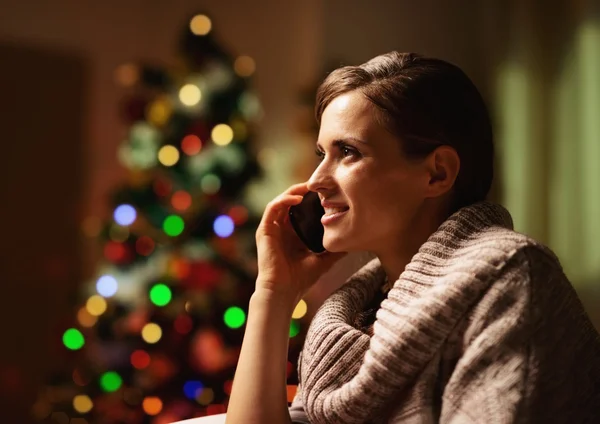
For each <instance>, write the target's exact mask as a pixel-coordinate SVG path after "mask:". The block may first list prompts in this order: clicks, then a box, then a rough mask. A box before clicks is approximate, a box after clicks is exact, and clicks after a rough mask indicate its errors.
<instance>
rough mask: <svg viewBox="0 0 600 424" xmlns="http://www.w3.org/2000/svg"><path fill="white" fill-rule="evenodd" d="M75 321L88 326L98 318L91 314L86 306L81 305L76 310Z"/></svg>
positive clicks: (92, 324) (93, 323)
mask: <svg viewBox="0 0 600 424" xmlns="http://www.w3.org/2000/svg"><path fill="white" fill-rule="evenodd" d="M77 321H78V322H79V325H81V326H82V327H85V328H90V327H93V326H94V325H95V324H96V322H97V321H98V318H97V317H95V316H94V315H91V314H90V313H89V312H88V310H87V309H86V307H85V306H82V307H81V308H79V311H77Z"/></svg>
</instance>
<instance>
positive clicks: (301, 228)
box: [289, 191, 325, 253]
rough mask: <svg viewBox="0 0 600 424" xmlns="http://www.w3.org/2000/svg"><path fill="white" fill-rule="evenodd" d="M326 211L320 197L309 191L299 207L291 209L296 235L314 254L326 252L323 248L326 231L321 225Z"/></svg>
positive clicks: (291, 218)
mask: <svg viewBox="0 0 600 424" xmlns="http://www.w3.org/2000/svg"><path fill="white" fill-rule="evenodd" d="M324 214H325V209H323V206H321V200H320V199H319V195H318V194H317V193H315V192H314V191H309V192H308V193H306V194H305V195H304V197H303V198H302V202H300V203H299V204H298V205H294V206H291V207H290V210H289V216H290V223H291V224H292V227H293V228H294V231H295V232H296V234H298V237H299V238H300V240H302V242H303V243H304V244H305V245H306V247H308V249H309V250H310V251H312V252H314V253H322V252H324V251H325V247H324V246H323V234H324V232H325V229H324V228H323V224H321V217H322V216H323V215H324Z"/></svg>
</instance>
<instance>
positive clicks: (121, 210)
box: [113, 204, 137, 227]
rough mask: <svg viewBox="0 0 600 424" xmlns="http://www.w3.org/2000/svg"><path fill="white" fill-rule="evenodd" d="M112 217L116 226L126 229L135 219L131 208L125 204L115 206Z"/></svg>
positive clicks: (133, 209)
mask: <svg viewBox="0 0 600 424" xmlns="http://www.w3.org/2000/svg"><path fill="white" fill-rule="evenodd" d="M113 217H114V218H115V222H116V223H117V224H119V225H122V226H123V227H126V226H128V225H131V224H133V223H134V222H135V219H136V218H137V213H136V211H135V208H134V207H133V206H131V205H127V204H125V205H119V206H117V208H116V209H115V212H114V214H113Z"/></svg>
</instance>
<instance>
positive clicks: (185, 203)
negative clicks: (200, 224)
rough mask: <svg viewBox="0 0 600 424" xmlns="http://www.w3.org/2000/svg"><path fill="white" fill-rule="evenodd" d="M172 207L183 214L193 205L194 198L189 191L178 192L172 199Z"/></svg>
mask: <svg viewBox="0 0 600 424" xmlns="http://www.w3.org/2000/svg"><path fill="white" fill-rule="evenodd" d="M171 205H173V207H174V208H175V209H177V210H178V211H181V212H183V211H185V210H187V209H188V208H189V207H190V206H191V205H192V196H191V195H190V194H189V193H188V192H187V191H183V190H179V191H176V192H175V193H173V196H172V197H171Z"/></svg>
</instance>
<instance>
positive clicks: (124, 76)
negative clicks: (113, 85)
mask: <svg viewBox="0 0 600 424" xmlns="http://www.w3.org/2000/svg"><path fill="white" fill-rule="evenodd" d="M114 77H115V81H116V82H117V84H119V85H121V86H123V87H131V86H132V85H134V84H135V83H136V82H138V80H139V78H140V70H139V68H138V67H137V66H136V65H134V64H133V63H125V64H123V65H121V66H119V67H117V69H115V74H114Z"/></svg>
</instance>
